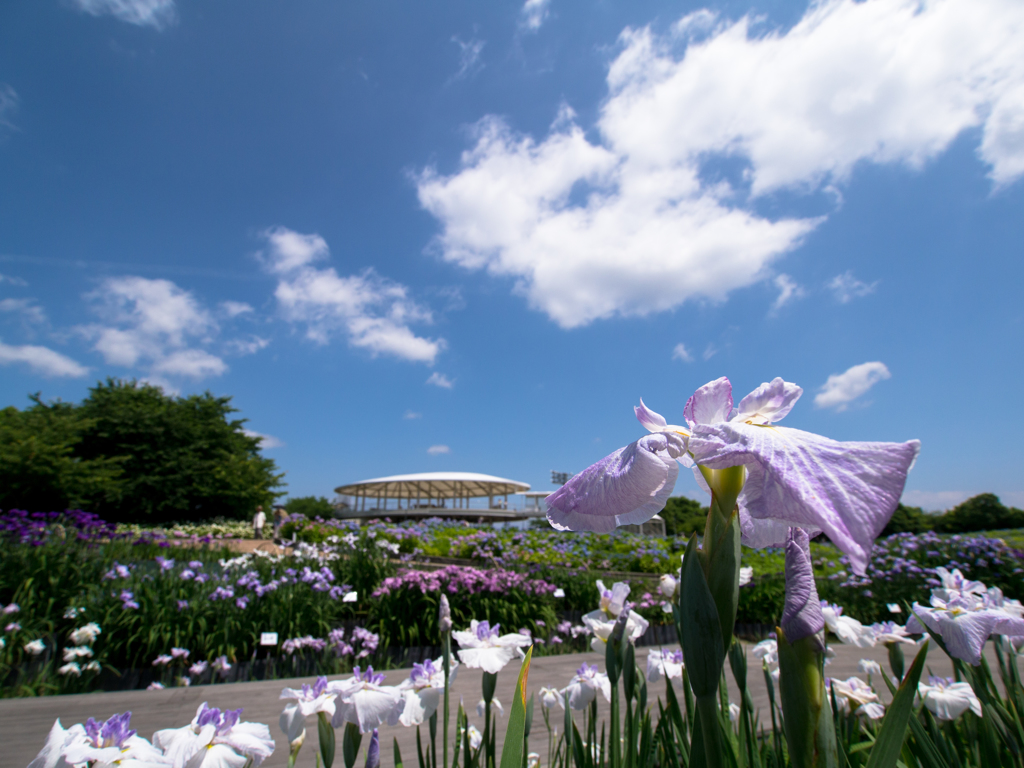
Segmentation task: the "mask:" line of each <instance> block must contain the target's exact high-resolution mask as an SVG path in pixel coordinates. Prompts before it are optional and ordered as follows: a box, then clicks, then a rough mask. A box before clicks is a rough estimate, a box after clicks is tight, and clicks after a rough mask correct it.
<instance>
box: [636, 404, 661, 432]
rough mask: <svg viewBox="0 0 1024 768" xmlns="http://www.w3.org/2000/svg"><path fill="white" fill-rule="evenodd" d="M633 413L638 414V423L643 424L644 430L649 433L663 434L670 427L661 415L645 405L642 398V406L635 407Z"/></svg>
mask: <svg viewBox="0 0 1024 768" xmlns="http://www.w3.org/2000/svg"><path fill="white" fill-rule="evenodd" d="M633 412H634V413H636V418H637V421H639V422H640V423H641V424H643V425H644V429H646V430H647V431H648V432H661V430H662V429H663V428H664V427H667V426H668V422H667V421H665V417H664V416H662V415H661V414H660V413H655V412H654V411H652V410H651V409H650V408H648V407H647V406H646V405H644V399H643V398H642V397H641V398H640V405H636V406H633Z"/></svg>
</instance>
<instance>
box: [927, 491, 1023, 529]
mask: <svg viewBox="0 0 1024 768" xmlns="http://www.w3.org/2000/svg"><path fill="white" fill-rule="evenodd" d="M1021 527H1024V512H1022V511H1021V510H1019V509H1015V508H1013V507H1004V506H1003V504H1002V502H1001V501H999V497H998V496H996V495H995V494H994V493H981V494H978V495H977V496H974V497H972V498H970V499H968V500H967V501H965V502H963V503H962V504H959V505H957V506H955V507H953V509H951V510H949V512H946V513H945V514H944V515H940V516H939V517H938V518H936V520H935V530H936V531H939V532H940V533H970V532H971V531H994V530H1000V529H1003V528H1021Z"/></svg>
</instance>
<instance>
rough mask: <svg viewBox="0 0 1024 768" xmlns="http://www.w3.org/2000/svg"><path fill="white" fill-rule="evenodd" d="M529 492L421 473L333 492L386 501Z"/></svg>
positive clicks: (485, 480) (513, 485)
mask: <svg viewBox="0 0 1024 768" xmlns="http://www.w3.org/2000/svg"><path fill="white" fill-rule="evenodd" d="M528 490H530V484H529V483H521V482H519V481H518V480H509V479H507V478H504V477H495V476H494V475H482V474H479V473H477V472H420V473H418V474H412V475H391V476H390V477H376V478H373V479H372V480H360V481H359V482H358V483H350V484H349V485H340V486H338V487H337V488H335V489H334V491H335V493H337V494H339V495H341V496H379V497H382V498H387V499H417V498H428V497H429V498H447V499H450V498H456V497H459V498H462V497H470V498H475V497H479V496H503V495H504V494H506V493H522V492H523V491H528Z"/></svg>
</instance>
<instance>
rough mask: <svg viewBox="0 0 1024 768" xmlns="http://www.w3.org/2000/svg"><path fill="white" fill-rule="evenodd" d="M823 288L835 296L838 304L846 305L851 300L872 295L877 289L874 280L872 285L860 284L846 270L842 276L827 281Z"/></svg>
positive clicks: (850, 271) (851, 272)
mask: <svg viewBox="0 0 1024 768" xmlns="http://www.w3.org/2000/svg"><path fill="white" fill-rule="evenodd" d="M825 287H826V288H829V289H830V290H831V291H832V292H833V293H834V294H835V296H836V301H838V302H839V303H840V304H847V303H849V302H850V301H852V300H853V299H857V298H860V297H861V296H867V295H868V294H869V293H874V292H875V288H877V287H878V281H877V280H876V281H875V282H873V283H864V282H861V281H860V280H858V279H857V278H855V277H854V276H853V271H852V270H847V271H846V272H844V273H843V274H841V275H836V276H835V277H833V278H832V279H831V280H829V281H828V282H827V283H826V284H825Z"/></svg>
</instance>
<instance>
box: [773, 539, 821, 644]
mask: <svg viewBox="0 0 1024 768" xmlns="http://www.w3.org/2000/svg"><path fill="white" fill-rule="evenodd" d="M780 625H781V626H782V631H783V632H785V633H786V639H787V640H788V641H789V642H791V643H795V642H797V641H799V640H803V639H804V638H805V637H811V636H812V635H818V633H820V632H821V630H822V629H823V628H824V627H825V617H824V615H823V614H822V612H821V601H819V600H818V588H817V587H816V586H815V584H814V570H813V569H812V567H811V546H810V540H809V539H808V537H807V532H806V531H804V530H803V529H802V528H790V529H789V541H787V542H786V602H785V604H784V606H783V609H782V619H781V621H780ZM818 644H819V645H820V650H821V651H824V650H825V645H824V642H822V641H821V640H820V639H819V642H818Z"/></svg>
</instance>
